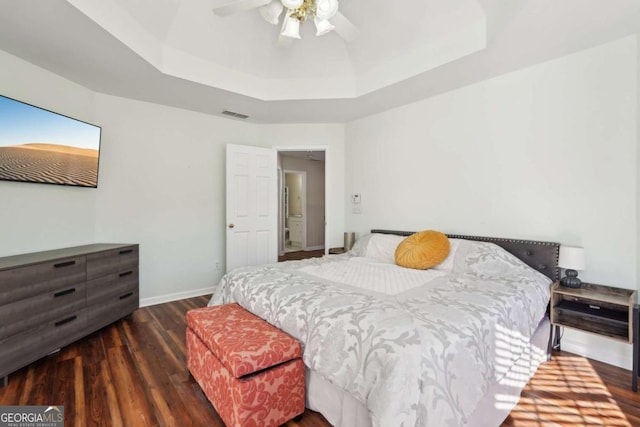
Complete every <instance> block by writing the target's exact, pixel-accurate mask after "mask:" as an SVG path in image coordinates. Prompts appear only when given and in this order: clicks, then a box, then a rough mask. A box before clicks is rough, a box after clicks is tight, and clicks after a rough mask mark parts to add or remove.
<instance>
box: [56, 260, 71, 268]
mask: <svg viewBox="0 0 640 427" xmlns="http://www.w3.org/2000/svg"><path fill="white" fill-rule="evenodd" d="M75 263H76V262H75V261H65V262H59V263H57V264H53V266H54V267H55V268H62V267H69V266H70V265H74V264H75Z"/></svg>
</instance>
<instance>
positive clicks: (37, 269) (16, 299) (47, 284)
mask: <svg viewBox="0 0 640 427" xmlns="http://www.w3.org/2000/svg"><path fill="white" fill-rule="evenodd" d="M138 305H139V293H138V245H136V244H106V243H100V244H93V245H86V246H77V247H72V248H64V249H57V250H52V251H45V252H36V253H30V254H24V255H16V256H10V257H5V258H0V385H5V384H6V382H7V377H8V375H9V374H10V373H11V372H14V371H16V370H18V369H20V368H22V367H23V366H26V365H28V364H29V363H31V362H33V361H35V360H38V359H40V358H41V357H43V356H46V355H47V354H49V353H51V352H52V351H55V350H57V349H59V348H61V347H64V346H65V345H67V344H70V343H72V342H73V341H76V340H78V339H80V338H82V337H84V336H86V335H88V334H90V333H92V332H95V331H96V330H98V329H100V328H102V327H104V326H106V325H108V324H110V323H112V322H114V321H116V320H118V319H120V318H122V317H124V316H126V315H128V314H131V313H132V312H133V311H134V310H136V309H137V308H138Z"/></svg>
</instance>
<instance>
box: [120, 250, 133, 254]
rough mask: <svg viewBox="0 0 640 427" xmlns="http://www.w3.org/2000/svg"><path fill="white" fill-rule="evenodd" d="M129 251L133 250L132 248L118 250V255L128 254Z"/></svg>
mask: <svg viewBox="0 0 640 427" xmlns="http://www.w3.org/2000/svg"><path fill="white" fill-rule="evenodd" d="M131 252H133V249H123V250H121V251H120V255H126V254H130V253H131Z"/></svg>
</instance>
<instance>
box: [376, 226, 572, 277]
mask: <svg viewBox="0 0 640 427" xmlns="http://www.w3.org/2000/svg"><path fill="white" fill-rule="evenodd" d="M371 232H372V233H379V234H395V235H398V236H410V235H411V234H413V233H414V232H412V231H394V230H371ZM447 236H448V237H450V238H452V239H465V240H477V241H480V242H490V243H494V244H496V245H498V246H500V247H502V248H503V249H504V250H506V251H507V252H509V253H511V254H512V255H514V256H515V257H517V258H518V259H520V260H522V261H523V262H524V263H525V264H527V265H528V266H529V267H531V268H533V269H535V270H538V271H539V272H540V273H542V274H544V275H545V276H547V277H548V278H550V279H551V280H553V281H556V280H558V279H559V271H558V253H559V251H560V243H553V242H538V241H535V240H519V239H503V238H500V237H479V236H465V235H460V234H447Z"/></svg>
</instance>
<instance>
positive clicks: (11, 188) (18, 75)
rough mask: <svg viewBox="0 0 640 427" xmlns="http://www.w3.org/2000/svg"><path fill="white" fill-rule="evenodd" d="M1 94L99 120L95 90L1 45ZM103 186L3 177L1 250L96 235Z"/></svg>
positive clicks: (37, 247)
mask: <svg viewBox="0 0 640 427" xmlns="http://www.w3.org/2000/svg"><path fill="white" fill-rule="evenodd" d="M0 94H2V95H5V96H8V97H11V98H14V99H18V100H20V101H23V102H27V103H30V104H33V105H37V106H39V107H42V108H46V109H49V110H52V111H56V112H59V113H62V114H66V115H69V116H73V117H75V118H78V119H80V120H84V121H87V122H93V123H95V121H96V120H95V95H94V94H93V92H91V91H88V90H86V89H85V88H83V87H81V86H78V85H76V84H75V83H72V82H70V81H68V80H65V79H63V78H60V77H58V76H56V75H54V74H51V73H49V72H47V71H45V70H42V69H41V68H37V67H34V66H33V65H31V64H29V63H27V62H24V61H21V60H18V59H16V58H15V57H13V56H11V55H9V54H7V53H5V52H4V51H0ZM96 196H97V190H96V189H92V188H78V187H66V186H60V185H45V184H31V183H14V182H7V181H0V256H5V255H15V254H20V253H24V252H32V251H39V250H46V249H53V248H56V247H64V246H73V245H79V244H84V243H87V242H91V241H93V236H94V232H95V221H96V219H95V204H96Z"/></svg>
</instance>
